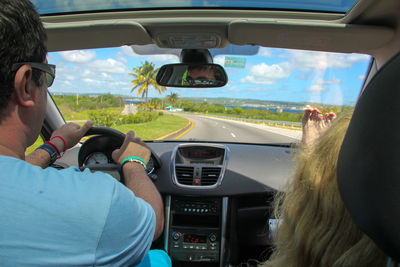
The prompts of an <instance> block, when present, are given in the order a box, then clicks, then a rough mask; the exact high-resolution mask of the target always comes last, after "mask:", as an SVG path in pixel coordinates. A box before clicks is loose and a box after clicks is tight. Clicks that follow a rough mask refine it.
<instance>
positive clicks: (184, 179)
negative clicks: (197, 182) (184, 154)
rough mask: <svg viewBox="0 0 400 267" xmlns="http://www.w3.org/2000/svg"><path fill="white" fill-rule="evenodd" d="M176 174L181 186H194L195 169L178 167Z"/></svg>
mask: <svg viewBox="0 0 400 267" xmlns="http://www.w3.org/2000/svg"><path fill="white" fill-rule="evenodd" d="M175 172H176V178H177V179H178V182H179V183H180V184H184V185H192V183H193V172H194V167H183V166H176V168H175Z"/></svg>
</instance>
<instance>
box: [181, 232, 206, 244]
mask: <svg viewBox="0 0 400 267" xmlns="http://www.w3.org/2000/svg"><path fill="white" fill-rule="evenodd" d="M183 242H185V243H207V236H206V235H195V234H184V235H183Z"/></svg>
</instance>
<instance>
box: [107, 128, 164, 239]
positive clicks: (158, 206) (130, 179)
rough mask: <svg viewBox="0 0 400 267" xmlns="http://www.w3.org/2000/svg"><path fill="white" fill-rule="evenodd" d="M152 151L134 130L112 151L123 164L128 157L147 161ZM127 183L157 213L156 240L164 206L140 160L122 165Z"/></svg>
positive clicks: (161, 224)
mask: <svg viewBox="0 0 400 267" xmlns="http://www.w3.org/2000/svg"><path fill="white" fill-rule="evenodd" d="M150 154H151V151H150V149H149V148H148V147H147V145H146V144H145V143H144V142H142V141H141V140H140V138H135V134H134V132H128V133H127V134H126V137H125V140H124V143H123V144H122V146H121V148H120V149H116V150H115V151H114V152H113V153H112V157H113V160H114V161H115V162H117V163H119V164H121V163H122V162H123V161H124V159H126V158H128V157H139V158H141V159H143V160H144V161H145V162H146V163H147V162H148V161H149V159H150ZM122 170H123V173H124V178H125V185H126V186H127V187H128V188H129V189H130V190H132V191H133V192H134V193H135V195H136V196H137V197H139V198H142V199H143V200H145V201H146V202H147V203H149V204H150V205H151V207H152V208H153V210H154V213H155V214H156V228H155V232H154V238H153V240H156V239H157V238H158V237H159V236H160V235H161V233H162V231H163V228H164V206H163V202H162V198H161V195H160V193H159V192H158V190H157V188H156V187H155V186H154V184H153V182H152V181H151V180H150V178H149V177H148V176H147V173H146V170H145V169H144V167H143V166H142V165H141V164H140V163H138V162H127V163H125V164H124V165H123V167H122Z"/></svg>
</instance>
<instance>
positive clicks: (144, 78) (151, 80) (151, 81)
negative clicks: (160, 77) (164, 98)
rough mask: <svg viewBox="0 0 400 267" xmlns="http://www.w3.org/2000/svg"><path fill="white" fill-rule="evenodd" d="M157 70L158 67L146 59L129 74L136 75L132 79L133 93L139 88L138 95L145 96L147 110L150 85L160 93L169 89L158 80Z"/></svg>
mask: <svg viewBox="0 0 400 267" xmlns="http://www.w3.org/2000/svg"><path fill="white" fill-rule="evenodd" d="M157 72H158V69H156V68H155V65H154V64H153V63H151V62H148V61H145V62H144V63H143V62H142V65H141V66H139V67H137V68H133V72H132V73H129V75H131V76H133V77H134V79H133V80H132V81H131V85H132V86H133V87H132V90H131V93H133V91H135V90H136V89H137V92H136V95H137V96H139V95H141V96H142V98H145V103H146V111H147V99H148V95H149V89H150V87H153V88H154V89H155V90H156V91H157V92H158V94H160V95H161V93H162V92H165V91H167V88H165V87H164V86H161V85H159V84H158V83H157V82H156V75H157Z"/></svg>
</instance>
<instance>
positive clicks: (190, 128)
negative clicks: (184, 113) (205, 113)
mask: <svg viewBox="0 0 400 267" xmlns="http://www.w3.org/2000/svg"><path fill="white" fill-rule="evenodd" d="M187 119H188V120H190V122H191V123H192V125H191V126H190V127H189V129H187V130H186V131H184V132H183V133H181V134H180V135H178V136H177V137H175V138H174V139H178V138H180V137H182V136H183V135H185V134H187V133H188V132H189V131H190V130H192V128H193V126H194V122H193V121H192V120H191V119H189V118H187Z"/></svg>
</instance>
